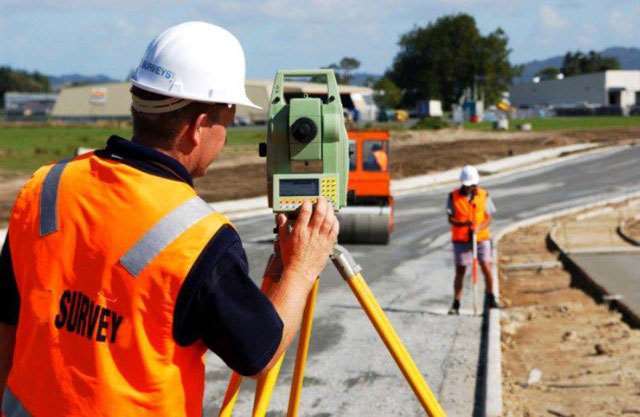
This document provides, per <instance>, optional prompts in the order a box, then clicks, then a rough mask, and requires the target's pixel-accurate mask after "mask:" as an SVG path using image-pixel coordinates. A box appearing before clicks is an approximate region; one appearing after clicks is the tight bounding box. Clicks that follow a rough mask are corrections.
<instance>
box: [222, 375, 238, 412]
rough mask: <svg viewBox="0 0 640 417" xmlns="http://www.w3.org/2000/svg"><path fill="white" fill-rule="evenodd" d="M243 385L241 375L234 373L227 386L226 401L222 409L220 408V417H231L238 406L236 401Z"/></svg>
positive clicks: (223, 402)
mask: <svg viewBox="0 0 640 417" xmlns="http://www.w3.org/2000/svg"><path fill="white" fill-rule="evenodd" d="M241 384H242V377H241V376H240V374H238V373H236V372H233V373H232V374H231V379H230V380H229V384H228V385H227V391H226V392H225V393H224V400H223V401H222V407H220V412H219V413H218V417H231V413H233V407H234V406H235V405H236V400H237V399H238V393H239V392H240V385H241Z"/></svg>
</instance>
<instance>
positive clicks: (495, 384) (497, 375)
mask: <svg viewBox="0 0 640 417" xmlns="http://www.w3.org/2000/svg"><path fill="white" fill-rule="evenodd" d="M634 198H640V192H634V193H630V194H626V195H623V196H619V197H614V198H610V199H607V200H603V201H598V202H595V203H589V204H583V205H581V206H576V207H571V208H568V209H563V210H558V211H555V212H553V213H547V214H542V215H540V216H536V217H532V218H530V219H526V220H522V221H519V222H516V223H512V224H510V225H508V226H506V227H504V228H502V229H500V230H499V231H498V232H497V233H496V234H495V236H494V240H495V242H496V247H495V258H494V259H495V262H494V265H493V271H494V278H493V279H494V282H495V288H496V295H497V296H498V297H499V294H500V292H499V291H500V289H499V286H498V285H499V279H498V263H499V258H498V253H499V249H500V240H501V239H502V238H503V237H504V236H505V235H507V234H509V233H512V232H515V231H516V230H518V229H522V228H523V227H528V226H532V225H534V224H536V223H540V222H543V221H547V220H551V219H554V218H557V217H562V216H567V215H571V214H575V213H578V212H581V211H585V210H592V209H595V208H599V207H601V206H606V205H608V204H616V203H621V202H623V201H627V200H631V199H634ZM500 339H501V327H500V310H497V309H491V310H489V330H488V347H487V357H486V361H487V373H486V378H487V380H486V381H485V386H486V397H485V404H484V410H485V416H486V417H500V416H502V348H501V342H500Z"/></svg>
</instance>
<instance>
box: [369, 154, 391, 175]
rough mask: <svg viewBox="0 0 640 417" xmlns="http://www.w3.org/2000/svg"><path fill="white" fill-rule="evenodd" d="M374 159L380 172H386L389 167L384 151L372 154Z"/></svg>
mask: <svg viewBox="0 0 640 417" xmlns="http://www.w3.org/2000/svg"><path fill="white" fill-rule="evenodd" d="M373 156H374V158H376V162H377V163H378V166H379V167H380V170H381V171H386V170H387V167H388V166H389V158H388V157H387V153H386V152H385V151H375V152H374V153H373Z"/></svg>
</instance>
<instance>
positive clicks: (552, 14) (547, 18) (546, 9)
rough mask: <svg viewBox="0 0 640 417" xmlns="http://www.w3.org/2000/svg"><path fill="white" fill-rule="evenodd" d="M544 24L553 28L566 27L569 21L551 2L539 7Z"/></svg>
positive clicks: (539, 13)
mask: <svg viewBox="0 0 640 417" xmlns="http://www.w3.org/2000/svg"><path fill="white" fill-rule="evenodd" d="M538 15H539V17H540V20H541V23H542V26H544V27H545V28H548V29H552V30H560V29H566V28H567V27H568V26H569V21H568V20H567V19H566V18H564V17H563V16H561V15H560V13H558V11H557V10H556V9H555V8H554V7H553V6H551V5H549V4H543V5H541V6H540V9H538Z"/></svg>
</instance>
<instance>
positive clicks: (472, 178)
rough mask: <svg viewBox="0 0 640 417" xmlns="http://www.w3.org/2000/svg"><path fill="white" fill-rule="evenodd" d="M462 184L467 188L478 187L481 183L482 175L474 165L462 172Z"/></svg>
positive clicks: (463, 169)
mask: <svg viewBox="0 0 640 417" xmlns="http://www.w3.org/2000/svg"><path fill="white" fill-rule="evenodd" d="M460 182H461V183H462V185H465V186H467V187H469V186H471V185H478V183H479V182H480V174H479V173H478V170H477V169H476V167H474V166H473V165H465V166H464V167H462V171H460Z"/></svg>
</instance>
